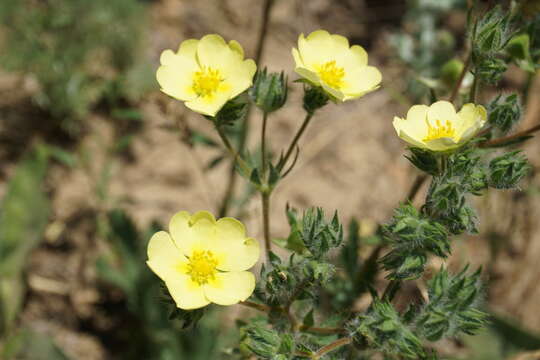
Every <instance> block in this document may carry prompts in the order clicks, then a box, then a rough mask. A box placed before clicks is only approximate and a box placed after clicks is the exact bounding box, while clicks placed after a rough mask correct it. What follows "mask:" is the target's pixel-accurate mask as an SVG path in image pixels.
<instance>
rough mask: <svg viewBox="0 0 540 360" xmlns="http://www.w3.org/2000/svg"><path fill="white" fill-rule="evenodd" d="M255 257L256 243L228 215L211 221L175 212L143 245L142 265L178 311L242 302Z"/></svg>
mask: <svg viewBox="0 0 540 360" xmlns="http://www.w3.org/2000/svg"><path fill="white" fill-rule="evenodd" d="M258 259H259V243H258V242H257V241H256V240H255V239H253V238H249V237H246V229H245V227H244V225H243V224H242V223H241V222H240V221H238V220H236V219H233V218H230V217H225V218H221V219H219V220H217V221H216V219H215V218H214V216H213V215H212V214H210V213H209V212H206V211H199V212H197V213H195V214H193V215H190V214H189V213H188V212H186V211H180V212H179V213H177V214H176V215H174V216H173V217H172V219H171V221H170V223H169V233H167V232H165V231H160V232H158V233H156V234H154V236H152V238H151V239H150V242H149V243H148V261H147V264H148V266H149V267H150V268H151V269H152V271H153V272H154V273H156V275H157V276H159V277H160V278H161V279H162V280H163V281H164V282H165V284H166V285H167V288H168V289H169V292H170V294H171V296H172V298H173V299H174V301H175V302H176V305H177V306H178V307H179V308H181V309H186V310H189V309H197V308H200V307H203V306H206V305H208V304H209V303H215V304H219V305H232V304H236V303H238V302H239V301H243V300H246V299H247V298H248V297H249V296H250V295H251V293H252V292H253V289H254V288H255V276H253V274H252V273H250V272H249V271H246V270H248V269H249V268H251V267H252V266H253V265H254V264H255V263H256V262H257V260H258Z"/></svg>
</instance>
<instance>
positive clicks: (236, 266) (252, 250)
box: [207, 217, 260, 271]
mask: <svg viewBox="0 0 540 360" xmlns="http://www.w3.org/2000/svg"><path fill="white" fill-rule="evenodd" d="M216 230H217V231H216V236H215V238H214V241H212V242H211V243H207V246H208V250H210V251H212V252H214V253H215V254H216V255H218V258H219V264H218V266H217V268H218V269H219V270H224V271H243V270H247V269H249V268H251V267H252V266H253V265H255V263H256V262H257V261H258V260H259V256H260V249H259V242H258V241H257V240H255V239H253V238H248V237H246V229H245V227H244V225H243V224H242V223H241V222H240V221H238V220H236V219H234V218H230V217H226V218H221V219H219V220H218V221H217V227H216Z"/></svg>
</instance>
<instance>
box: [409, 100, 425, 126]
mask: <svg viewBox="0 0 540 360" xmlns="http://www.w3.org/2000/svg"><path fill="white" fill-rule="evenodd" d="M428 110H429V106H427V105H413V106H411V108H410V109H409V111H408V112H407V121H409V122H413V123H415V124H418V125H423V126H425V127H427V125H426V119H427V113H428Z"/></svg>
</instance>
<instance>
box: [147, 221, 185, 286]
mask: <svg viewBox="0 0 540 360" xmlns="http://www.w3.org/2000/svg"><path fill="white" fill-rule="evenodd" d="M147 253H148V261H147V262H146V263H147V264H148V266H149V267H150V269H152V271H153V272H154V273H155V274H156V275H157V276H159V277H160V278H161V279H162V280H163V281H167V280H170V279H174V278H176V277H177V276H179V275H180V274H181V271H180V268H181V266H182V265H183V264H186V263H187V259H186V258H185V257H184V255H182V252H181V251H180V249H178V248H177V247H176V246H175V244H174V243H173V241H172V239H171V237H170V236H169V234H168V233H166V232H165V231H160V232H157V233H155V234H154V235H153V236H152V238H151V239H150V241H149V242H148V249H147Z"/></svg>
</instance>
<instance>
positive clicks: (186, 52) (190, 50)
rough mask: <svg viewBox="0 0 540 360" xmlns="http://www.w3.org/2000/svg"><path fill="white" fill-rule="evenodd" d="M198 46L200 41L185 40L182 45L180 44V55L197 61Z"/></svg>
mask: <svg viewBox="0 0 540 360" xmlns="http://www.w3.org/2000/svg"><path fill="white" fill-rule="evenodd" d="M198 45H199V40H198V39H188V40H184V41H182V43H181V44H180V47H179V48H178V55H181V56H186V57H188V58H192V59H196V55H197V46H198ZM162 64H163V62H162Z"/></svg>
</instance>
